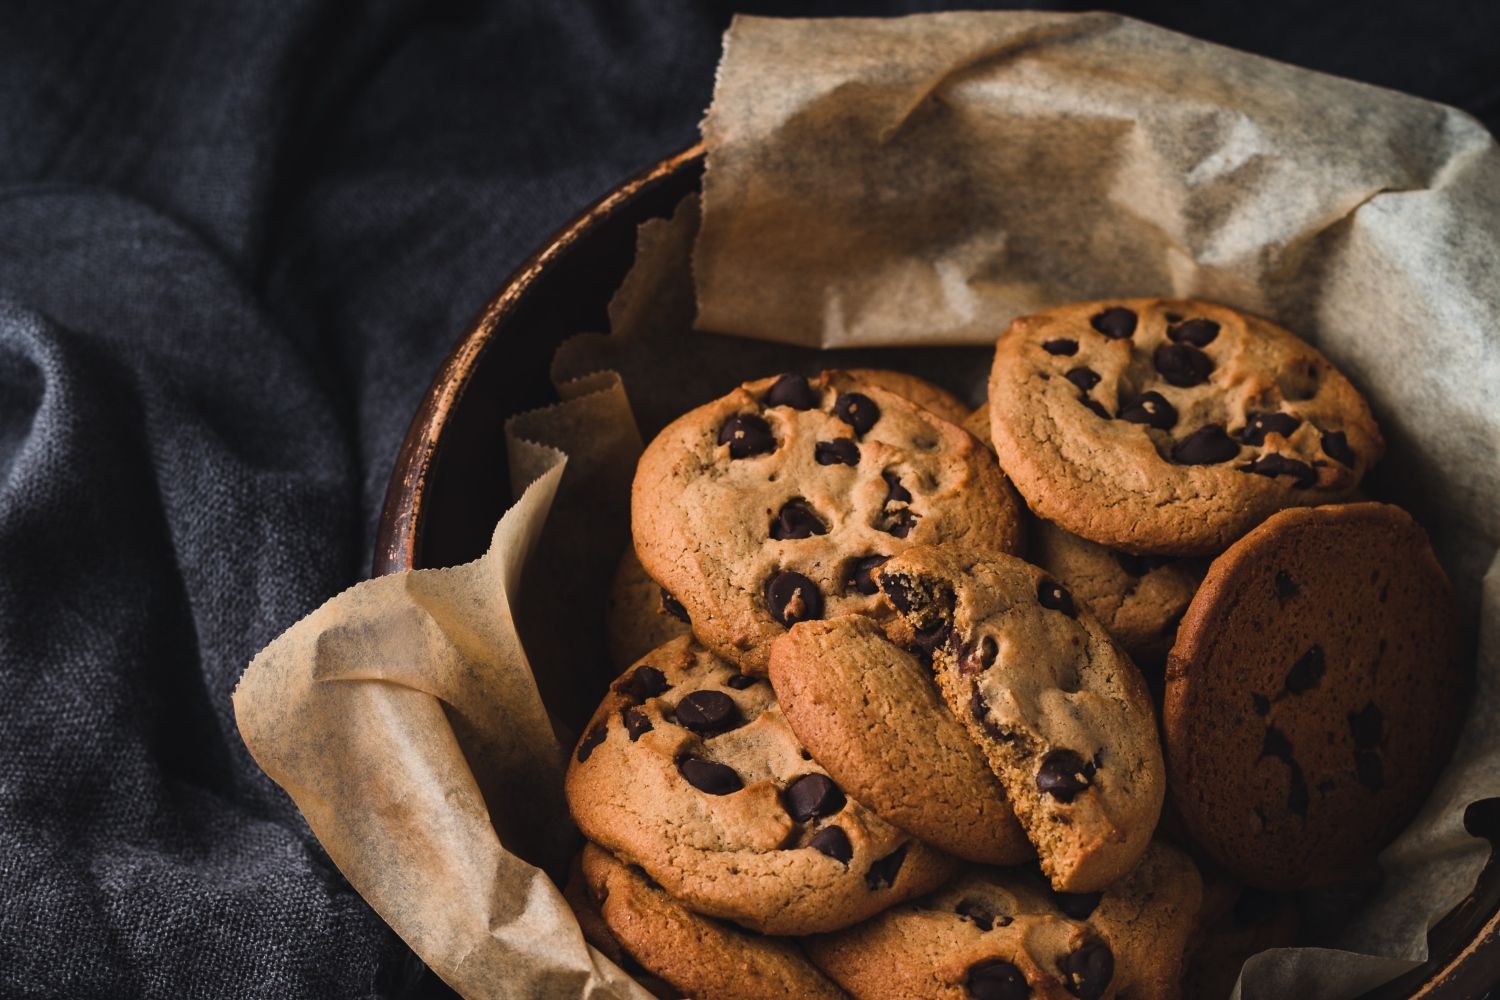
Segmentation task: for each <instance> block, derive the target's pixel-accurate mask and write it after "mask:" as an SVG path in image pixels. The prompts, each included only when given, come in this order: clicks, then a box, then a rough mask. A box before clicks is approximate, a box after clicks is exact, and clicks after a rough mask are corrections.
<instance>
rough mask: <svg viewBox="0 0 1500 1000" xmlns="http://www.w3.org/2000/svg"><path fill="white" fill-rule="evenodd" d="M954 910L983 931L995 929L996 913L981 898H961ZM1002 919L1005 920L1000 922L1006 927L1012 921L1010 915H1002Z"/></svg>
mask: <svg viewBox="0 0 1500 1000" xmlns="http://www.w3.org/2000/svg"><path fill="white" fill-rule="evenodd" d="M953 912H954V913H957V914H958V915H959V916H960V917H963V918H964V919H965V920H968V921H969V922H971V923H972V924H973V925H974V926H975V927H978V928H979V929H980V930H982V931H988V930H993V929H994V926H995V914H994V913H993V912H991V910H990V908H989V906H988V905H987V904H985V903H983V902H981V901H980V900H977V899H961V900H959V902H958V905H957V906H955V907H954V908H953ZM1000 919H1001V920H1002V921H1003V923H1001V924H1000V926H1001V927H1004V926H1006V925H1007V924H1009V923H1010V922H1011V919H1010V917H1001V918H1000Z"/></svg>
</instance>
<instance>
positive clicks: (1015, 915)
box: [805, 843, 1202, 1000]
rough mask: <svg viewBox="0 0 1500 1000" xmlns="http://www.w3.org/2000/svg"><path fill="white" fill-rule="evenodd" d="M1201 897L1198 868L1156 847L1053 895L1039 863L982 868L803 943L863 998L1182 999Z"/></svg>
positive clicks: (1173, 851)
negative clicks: (1091, 882)
mask: <svg viewBox="0 0 1500 1000" xmlns="http://www.w3.org/2000/svg"><path fill="white" fill-rule="evenodd" d="M1201 894H1202V885H1201V881H1200V879H1199V876H1198V872H1197V870H1196V869H1195V868H1194V867H1193V863H1192V862H1191V861H1189V860H1188V859H1187V858H1186V857H1185V856H1184V855H1183V854H1182V853H1181V852H1180V851H1178V850H1176V849H1175V848H1172V847H1169V846H1167V845H1166V844H1162V843H1154V844H1152V845H1151V846H1150V847H1149V849H1148V850H1147V851H1146V854H1145V857H1144V858H1143V859H1142V860H1141V863H1140V865H1139V866H1137V867H1136V869H1135V870H1134V871H1132V872H1131V873H1130V874H1129V875H1128V876H1126V877H1125V878H1123V879H1121V880H1120V881H1118V882H1116V883H1115V884H1114V885H1111V886H1110V887H1109V888H1108V889H1106V890H1104V891H1103V892H1092V893H1056V892H1053V891H1051V890H1050V889H1049V888H1048V887H1047V884H1046V882H1045V881H1044V880H1043V879H1042V878H1040V877H1039V876H1038V875H1037V873H1036V871H1035V870H1034V869H1030V868H1021V869H1017V868H1011V869H999V868H973V869H970V870H968V871H966V872H965V873H964V874H963V875H961V876H959V878H957V879H955V880H954V881H953V882H952V883H950V884H949V885H947V886H945V887H944V888H943V889H941V890H940V891H938V892H936V893H934V894H932V895H931V896H928V897H926V898H925V899H922V900H920V901H918V902H915V903H908V904H906V905H905V906H900V907H897V908H895V909H892V910H888V911H887V912H885V913H882V914H881V915H880V916H878V917H876V918H875V919H873V920H871V921H868V922H867V923H863V924H860V925H859V926H858V927H852V928H850V929H849V930H846V931H842V932H839V933H837V934H827V935H819V936H817V937H813V938H809V939H808V940H807V941H806V942H805V947H806V949H807V953H808V955H809V957H811V958H812V960H813V962H814V963H816V964H817V965H818V966H819V967H820V968H822V969H823V970H824V971H825V972H827V973H828V974H829V975H830V976H832V977H833V978H834V979H835V980H837V981H838V983H839V984H840V985H841V986H843V987H844V989H846V990H848V991H849V992H850V994H852V995H853V996H855V997H857V998H859V1000H886V998H891V1000H895V998H902V1000H906V998H911V997H922V998H924V1000H926V998H931V1000H949V998H951V1000H970V998H972V1000H1011V998H1015V1000H1022V998H1025V997H1036V998H1039V1000H1053V998H1056V1000H1103V998H1108V997H1116V996H1132V997H1151V998H1153V1000H1161V998H1172V997H1176V996H1177V995H1178V981H1179V980H1180V978H1181V975H1182V964H1183V952H1184V949H1185V947H1186V944H1187V941H1188V938H1189V936H1190V934H1191V932H1192V927H1193V921H1194V917H1195V916H1196V914H1197V911H1198V905H1199V900H1200V898H1201Z"/></svg>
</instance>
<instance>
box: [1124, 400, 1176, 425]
mask: <svg viewBox="0 0 1500 1000" xmlns="http://www.w3.org/2000/svg"><path fill="white" fill-rule="evenodd" d="M1119 417H1120V419H1121V420H1124V421H1126V422H1127V423H1132V424H1145V425H1146V426H1147V427H1155V428H1156V429H1157V430H1159V431H1167V430H1171V429H1172V428H1173V427H1174V426H1176V424H1177V408H1176V407H1175V406H1173V405H1172V404H1171V403H1169V402H1167V397H1165V396H1163V395H1162V394H1161V393H1159V392H1156V391H1154V390H1153V391H1150V392H1143V393H1141V394H1140V395H1139V396H1137V397H1135V399H1133V400H1131V401H1130V402H1128V403H1126V404H1125V405H1124V406H1123V407H1121V408H1120V413H1119Z"/></svg>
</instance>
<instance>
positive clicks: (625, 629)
mask: <svg viewBox="0 0 1500 1000" xmlns="http://www.w3.org/2000/svg"><path fill="white" fill-rule="evenodd" d="M691 634H692V627H691V625H690V624H689V623H688V617H687V609H685V608H684V607H683V606H682V605H681V604H679V603H678V602H677V599H676V598H675V597H673V596H672V595H671V594H669V593H667V591H666V589H665V588H664V587H662V586H661V584H659V583H657V582H656V581H655V580H653V579H651V577H649V576H647V575H646V571H645V569H643V568H642V567H641V561H640V560H639V559H637V558H636V557H635V549H634V548H633V547H631V546H628V545H627V546H626V547H625V552H624V553H623V554H622V555H621V556H620V564H619V566H618V567H617V568H616V569H615V582H614V584H613V585H612V586H611V587H610V592H609V603H608V604H607V605H606V606H605V609H604V648H605V649H606V650H607V651H608V652H609V661H610V663H611V664H613V666H614V668H615V672H616V673H619V672H621V671H623V670H624V669H625V668H626V667H628V666H630V665H631V664H632V663H634V662H635V661H636V660H639V659H640V658H641V657H643V656H645V655H646V654H647V653H649V652H651V651H652V650H653V649H655V648H656V647H657V646H660V645H662V644H663V643H665V642H667V641H669V640H672V639H675V638H677V637H678V636H680V635H691Z"/></svg>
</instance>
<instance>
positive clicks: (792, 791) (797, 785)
mask: <svg viewBox="0 0 1500 1000" xmlns="http://www.w3.org/2000/svg"><path fill="white" fill-rule="evenodd" d="M781 801H782V804H783V805H784V806H785V807H786V811H787V815H789V816H791V817H792V819H794V820H796V821H797V822H798V823H806V822H807V821H808V820H810V819H813V818H814V817H817V816H832V815H833V814H834V813H836V812H838V811H839V810H840V809H842V808H844V802H845V801H846V800H845V798H844V792H843V789H841V788H839V786H838V785H836V784H834V783H833V779H832V778H830V777H829V776H828V775H826V774H804V775H803V776H802V777H800V778H793V779H792V782H791V784H789V785H787V786H786V791H784V792H782V793H781Z"/></svg>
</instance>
